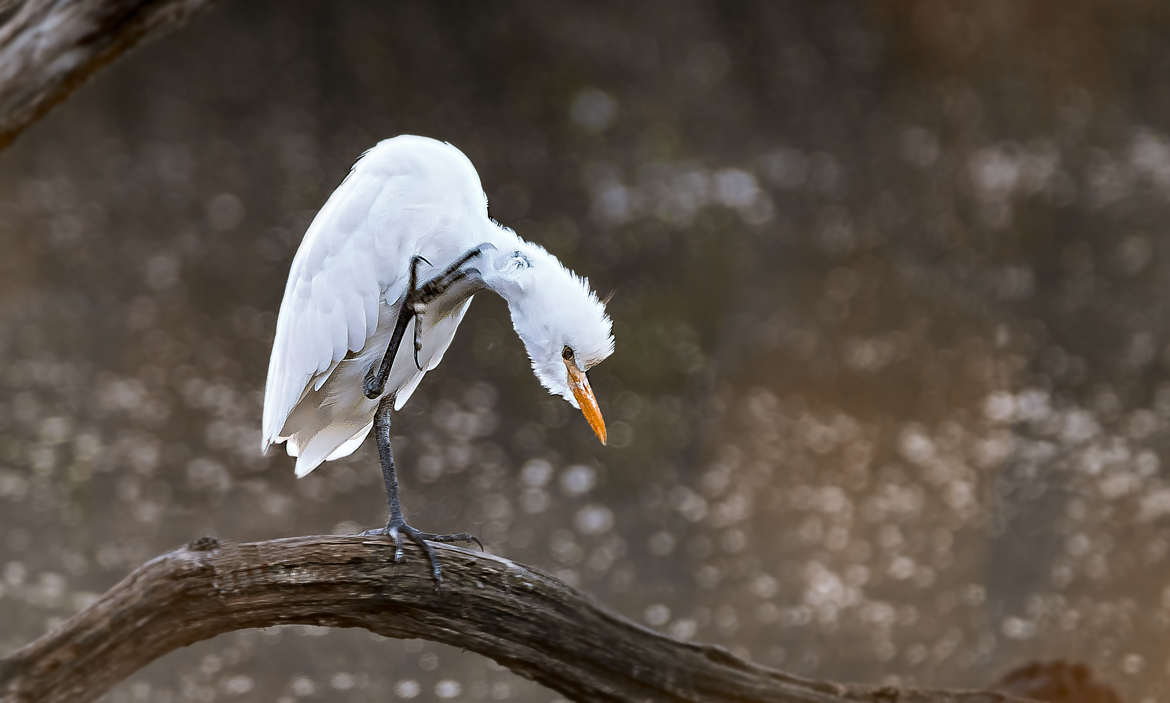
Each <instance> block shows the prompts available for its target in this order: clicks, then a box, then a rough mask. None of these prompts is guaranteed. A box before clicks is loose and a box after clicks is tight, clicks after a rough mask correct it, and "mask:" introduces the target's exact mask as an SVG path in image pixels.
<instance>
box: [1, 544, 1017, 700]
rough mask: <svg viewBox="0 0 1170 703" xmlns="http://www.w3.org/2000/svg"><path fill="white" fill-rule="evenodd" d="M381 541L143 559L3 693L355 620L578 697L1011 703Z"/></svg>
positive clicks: (216, 549) (49, 695) (119, 675)
mask: <svg viewBox="0 0 1170 703" xmlns="http://www.w3.org/2000/svg"><path fill="white" fill-rule="evenodd" d="M408 547H410V548H411V551H409V552H408V554H407V559H406V561H405V562H403V563H401V564H395V563H394V562H393V561H392V560H391V554H392V548H391V547H390V544H389V542H388V541H387V540H386V539H385V538H380V537H338V536H330V537H294V538H289V539H279V540H272V541H269V542H255V543H251V544H228V543H222V544H221V543H219V542H217V541H215V540H213V539H210V538H203V539H201V540H197V541H195V542H192V543H191V544H189V545H187V546H186V547H185V548H183V549H178V550H175V551H173V552H169V553H167V554H163V555H162V556H160V557H157V558H155V559H153V560H152V561H150V562H147V563H146V564H144V565H143V566H141V567H139V568H138V569H137V570H136V571H134V572H133V573H132V574H130V575H129V576H127V577H126V578H125V579H123V580H122V581H121V583H118V584H117V585H115V586H114V587H113V588H112V589H110V590H109V591H108V592H107V593H106V594H105V595H103V596H102V597H101V598H100V599H99V600H98V601H97V602H96V603H94V604H93V605H91V606H90V607H88V608H86V609H85V610H83V611H81V612H80V613H78V614H77V615H75V616H73V617H72V618H71V619H70V620H69V621H67V622H66V623H65V624H64V625H62V626H61V627H60V628H58V629H57V630H55V631H53V632H50V633H49V634H46V635H44V636H43V637H41V638H40V639H38V640H37V641H35V642H33V643H31V644H29V645H27V646H25V647H24V648H22V649H20V650H18V651H16V652H15V653H13V654H12V655H10V656H8V657H6V658H4V659H0V699H2V700H4V701H6V702H10V703H16V702H18V701H19V702H22V703H31V702H33V701H36V702H38V703H40V702H42V701H45V702H49V701H71V702H72V703H81V702H82V701H89V700H93V699H95V698H97V697H99V696H101V695H102V694H103V693H105V692H106V691H107V690H108V689H109V688H110V687H111V686H113V685H114V684H116V683H117V682H119V681H121V680H122V679H124V678H126V677H127V676H129V675H130V674H132V673H134V672H135V671H137V670H138V669H140V668H142V667H143V666H145V665H146V664H148V663H150V662H151V661H153V660H154V659H156V658H158V657H160V656H162V655H164V654H166V653H167V652H169V651H171V650H173V649H176V648H178V647H182V646H185V645H188V644H191V643H193V642H197V641H199V640H203V639H207V638H209V637H214V636H215V635H218V634H221V633H224V632H231V631H233V630H240V629H245V628H252V627H268V626H272V625H286V624H293V623H296V624H303V625H322V626H328V627H363V628H366V629H367V630H370V631H372V632H376V633H378V634H380V635H384V636H386V637H402V638H423V639H428V640H434V641H436V642H443V643H446V644H449V645H453V646H456V647H462V648H464V649H470V650H472V651H475V652H478V653H480V654H483V655H484V656H488V657H491V658H492V659H495V660H496V661H497V662H499V663H501V664H503V665H504V666H507V667H508V668H510V669H511V670H512V671H514V672H516V673H518V674H520V675H522V676H526V677H528V678H530V679H533V680H535V681H538V682H540V683H542V684H544V685H546V686H548V687H550V688H552V689H555V690H556V691H559V692H560V693H561V694H563V695H565V696H566V697H568V698H570V699H572V700H576V701H649V700H653V701H712V702H714V701H776V702H783V703H839V702H843V701H854V702H856V701H872V702H873V703H879V702H881V703H890V702H892V701H900V702H902V703H926V702H928V701H930V702H932V703H1010V702H1017V703H1018V702H1020V701H1023V700H1024V699H1020V698H1013V697H1011V696H1009V695H1006V694H1001V693H994V692H990V691H984V692H979V691H970V692H963V691H925V690H916V689H895V688H890V687H867V686H855V685H846V684H839V683H832V682H825V681H809V680H805V679H800V678H797V677H795V676H790V675H788V674H784V673H781V672H779V671H775V670H772V669H767V668H765V667H762V666H758V665H756V664H752V663H750V662H747V661H744V660H742V659H739V658H737V657H735V656H733V655H732V654H730V653H729V652H727V651H726V650H723V649H721V648H718V647H712V646H708V645H700V644H691V643H688V642H681V641H678V640H673V639H670V638H668V637H665V636H663V635H660V634H657V633H655V632H653V631H651V630H648V629H646V628H643V627H640V626H639V625H636V624H634V623H632V622H630V621H628V620H625V619H624V618H622V617H620V616H618V615H615V614H613V613H610V612H608V611H606V610H603V609H602V608H600V607H599V606H597V605H596V604H595V603H593V602H592V601H590V600H589V599H588V598H586V597H585V596H584V595H582V594H581V593H578V592H577V591H575V590H573V589H572V588H569V587H568V586H566V585H565V584H563V583H561V582H560V581H557V580H556V579H553V578H551V577H549V576H545V575H544V574H541V573H539V572H536V571H532V570H530V569H528V568H526V567H523V566H520V565H519V564H515V563H513V562H510V561H508V560H506V559H501V558H499V557H495V556H492V555H490V554H482V553H478V552H471V551H467V550H463V549H459V548H456V547H448V546H444V545H435V548H436V549H437V550H440V554H441V558H442V559H443V573H444V574H445V575H446V579H445V580H444V582H443V588H442V591H440V592H436V591H435V588H434V584H433V583H432V581H431V578H430V573H429V571H428V570H427V569H426V568H423V558H422V555H421V554H420V553H419V552H418V550H417V548H414V547H413V545H409V544H408Z"/></svg>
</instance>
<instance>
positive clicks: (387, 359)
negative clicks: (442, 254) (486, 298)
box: [362, 244, 491, 400]
mask: <svg viewBox="0 0 1170 703" xmlns="http://www.w3.org/2000/svg"><path fill="white" fill-rule="evenodd" d="M490 247H491V245H490V244H481V245H479V246H477V247H473V248H471V249H469V250H468V251H466V252H465V253H464V254H463V255H462V256H460V257H459V258H458V259H456V260H455V262H454V263H452V264H451V265H450V266H448V267H447V268H446V269H445V270H444V271H443V272H442V273H440V274H439V275H438V276H435V277H434V278H432V279H431V280H429V281H427V282H426V283H424V284H422V285H421V286H420V285H418V265H419V263H420V262H424V261H425V262H426V263H428V264H429V263H430V262H429V261H427V260H426V259H425V258H424V257H422V256H417V255H416V256H413V257H411V259H410V290H408V291H407V292H406V297H405V298H404V299H403V301H402V307H401V308H400V309H399V311H398V319H397V320H396V321H395V323H394V332H393V333H392V334H391V335H390V343H389V344H388V345H386V353H385V354H384V355H383V356H382V361H381V363H378V364H375V365H373V366H371V367H370V369H369V371H367V372H366V377H365V380H364V382H363V383H362V392H364V393H365V394H366V397H367V398H369V399H370V400H373V399H374V398H377V397H378V396H380V395H382V391H383V390H384V389H385V388H386V379H387V378H389V377H390V369H391V367H393V365H394V357H395V356H397V355H398V347H399V346H400V345H401V344H402V336H403V334H405V333H406V326H407V325H408V324H410V320H411V318H413V317H416V316H418V315H420V314H421V313H422V307H423V306H424V305H426V304H427V303H429V302H431V301H432V300H434V299H435V298H438V297H439V296H441V295H442V294H443V293H445V292H447V290H448V289H449V288H450V287H451V286H452V285H454V284H456V283H458V282H459V281H461V280H463V278H464V277H466V276H467V271H466V270H464V269H463V266H464V264H466V263H467V262H469V261H471V260H472V259H474V258H475V257H476V256H478V255H479V254H480V253H482V252H483V251H484V250H485V249H487V248H490ZM414 335H415V336H414V363H415V366H417V367H418V368H419V370H420V371H421V370H422V366H421V365H420V364H419V361H418V353H419V350H420V349H421V348H422V342H421V341H420V339H419V324H418V323H415V327H414Z"/></svg>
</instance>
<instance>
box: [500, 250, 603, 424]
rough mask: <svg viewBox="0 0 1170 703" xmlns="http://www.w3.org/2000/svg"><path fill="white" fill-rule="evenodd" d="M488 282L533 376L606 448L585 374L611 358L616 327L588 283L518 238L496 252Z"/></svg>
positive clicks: (548, 254) (600, 418) (599, 417)
mask: <svg viewBox="0 0 1170 703" xmlns="http://www.w3.org/2000/svg"><path fill="white" fill-rule="evenodd" d="M493 258H494V261H493V266H492V268H494V271H493V272H492V274H491V278H493V279H494V280H492V281H490V282H489V285H491V287H492V288H494V289H495V290H496V292H498V293H500V295H501V296H502V297H503V298H504V299H505V300H506V301H507V303H508V310H509V312H510V313H511V315H512V326H513V327H514V328H515V329H516V334H517V335H518V336H519V337H520V340H521V341H522V342H523V343H524V348H525V349H526V350H527V351H528V358H529V359H530V360H531V361H532V371H533V373H535V374H536V377H537V378H538V379H539V380H540V383H541V384H542V385H543V386H544V387H545V388H547V389H548V391H549V392H550V393H552V394H553V395H559V396H561V397H562V398H564V399H565V400H567V401H568V402H569V404H570V405H572V406H573V407H575V408H578V409H580V410H581V413H582V414H583V415H584V416H585V419H586V420H587V421H588V422H589V426H590V427H592V428H593V431H594V432H595V433H596V434H597V438H598V439H600V440H601V443H602V444H605V440H606V433H605V421H604V420H603V419H602V416H601V409H600V408H599V407H598V405H597V399H596V398H595V397H594V395H593V389H592V388H591V387H590V385H589V378H588V376H586V374H585V372H586V371H588V370H589V369H590V368H591V367H593V366H594V365H596V364H598V363H600V362H601V361H604V360H605V359H606V358H607V357H608V356H609V355H610V354H613V323H612V322H611V321H610V319H609V315H607V314H606V312H605V304H604V303H603V302H602V301H601V300H599V299H598V297H597V294H596V293H594V292H593V290H592V289H591V288H590V287H589V281H588V280H586V279H584V278H581V277H580V276H578V275H577V274H575V273H573V272H572V271H570V270H569V269H567V268H565V266H564V265H562V264H561V262H560V261H558V260H557V258H556V257H555V256H553V255H552V254H550V253H548V252H547V251H545V250H544V249H543V248H542V247H540V246H538V245H536V244H532V243H531V242H526V241H523V240H520V239H517V246H516V247H514V248H509V249H503V250H497V251H496V252H494V255H493Z"/></svg>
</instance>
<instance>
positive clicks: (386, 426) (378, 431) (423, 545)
mask: <svg viewBox="0 0 1170 703" xmlns="http://www.w3.org/2000/svg"><path fill="white" fill-rule="evenodd" d="M393 411H394V399H393V398H383V399H382V402H381V403H380V404H379V405H378V410H377V413H376V414H375V415H374V437H375V439H377V441H378V459H379V461H380V463H381V464H382V480H383V482H385V484H386V501H387V502H388V503H389V505H390V519H389V520H387V521H386V527H384V528H382V529H379V530H366V531H365V532H363V533H362V534H363V535H387V536H389V537H390V539H391V540H393V541H394V561H395V562H400V561H402V558H403V553H402V541H401V540H402V535H406V537H407V538H409V539H410V540H411V541H412V542H414V543H415V544H417V545H418V546H419V549H421V550H423V553H424V554H426V555H427V560H428V561H429V562H430V564H431V578H433V579H434V580H435V589H436V590H437V589H438V588H439V586H440V584H442V582H443V571H442V569H441V568H440V567H439V558H438V556H436V554H435V549H434V547H432V546H431V545H430V544H428V543H427V541H428V540H430V541H432V542H475V544H476V545H477V546H478V547H479V548H480V549H481V550H482V549H483V544H482V543H481V542H480V541H479V540H478V539H476V537H475V536H474V535H471V534H469V533H467V532H457V533H454V534H448V535H440V534H435V533H433V532H423V531H422V530H419V529H416V528H414V527H411V526H410V525H408V524H407V523H406V518H405V517H404V516H403V515H402V504H401V503H400V502H399V501H398V472H397V471H396V470H395V468H394V452H393V450H392V449H391V448H390V414H391V413H392V412H393Z"/></svg>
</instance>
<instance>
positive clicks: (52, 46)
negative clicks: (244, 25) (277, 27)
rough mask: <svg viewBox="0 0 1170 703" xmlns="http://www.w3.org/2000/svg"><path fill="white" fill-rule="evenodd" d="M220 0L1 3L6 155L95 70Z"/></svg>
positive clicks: (0, 126)
mask: <svg viewBox="0 0 1170 703" xmlns="http://www.w3.org/2000/svg"><path fill="white" fill-rule="evenodd" d="M212 2H214V0H65V1H64V2H63V1H62V0H24V2H23V3H20V4H17V3H15V2H10V1H8V0H0V21H3V22H4V24H3V26H0V149H3V148H4V147H6V146H8V145H9V144H11V143H12V140H13V139H15V138H16V135H18V134H20V132H21V131H23V130H24V128H25V127H28V126H29V125H30V124H32V123H33V122H36V121H37V120H38V119H40V118H41V117H43V116H44V115H45V113H47V112H48V111H49V110H50V109H51V108H52V107H53V106H54V105H56V104H57V103H59V102H61V101H62V100H64V99H65V98H66V97H68V96H69V94H70V93H72V92H73V91H74V90H76V89H77V87H78V86H80V85H81V84H82V83H83V82H84V81H85V79H87V78H89V76H90V75H92V74H93V73H94V72H96V71H97V70H98V69H100V68H102V67H103V66H105V65H106V64H108V63H110V62H111V61H113V60H114V59H116V58H117V57H118V56H120V55H121V54H122V53H123V52H124V51H126V50H127V49H129V48H130V47H132V46H134V45H135V44H137V43H138V42H140V41H142V40H143V39H149V38H153V37H157V36H161V35H163V34H165V33H166V32H168V31H170V30H171V29H174V28H175V27H178V26H179V25H180V24H182V23H183V22H184V21H185V20H186V19H187V18H189V17H190V16H191V15H193V14H195V13H196V12H198V11H199V10H201V9H203V8H204V7H207V6H209V5H211V4H212Z"/></svg>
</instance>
